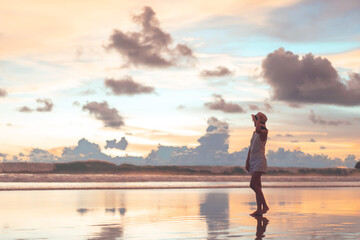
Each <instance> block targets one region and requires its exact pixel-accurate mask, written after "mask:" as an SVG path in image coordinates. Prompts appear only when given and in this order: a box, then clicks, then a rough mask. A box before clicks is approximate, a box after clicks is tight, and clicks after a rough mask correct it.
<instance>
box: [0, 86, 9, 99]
mask: <svg viewBox="0 0 360 240" xmlns="http://www.w3.org/2000/svg"><path fill="white" fill-rule="evenodd" d="M7 94H8V93H7V91H6V90H5V89H3V88H0V97H6V96H7Z"/></svg>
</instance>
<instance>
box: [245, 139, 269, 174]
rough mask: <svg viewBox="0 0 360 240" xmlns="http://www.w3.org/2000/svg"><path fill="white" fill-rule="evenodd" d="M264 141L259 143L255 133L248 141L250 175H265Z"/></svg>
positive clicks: (259, 140)
mask: <svg viewBox="0 0 360 240" xmlns="http://www.w3.org/2000/svg"><path fill="white" fill-rule="evenodd" d="M265 144H266V140H265V141H261V139H260V135H259V134H258V133H257V132H254V133H253V136H252V138H251V141H250V150H249V151H250V159H249V163H250V171H249V172H250V173H253V172H255V171H260V172H264V173H266V171H267V160H266V157H265Z"/></svg>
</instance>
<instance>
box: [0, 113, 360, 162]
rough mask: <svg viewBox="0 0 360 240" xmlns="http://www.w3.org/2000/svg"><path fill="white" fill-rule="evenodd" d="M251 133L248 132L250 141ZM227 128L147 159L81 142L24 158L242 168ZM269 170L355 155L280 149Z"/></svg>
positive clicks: (121, 144)
mask: <svg viewBox="0 0 360 240" xmlns="http://www.w3.org/2000/svg"><path fill="white" fill-rule="evenodd" d="M250 135H251V133H250V132H249V137H250ZM229 137H230V135H229V125H228V124H227V123H226V122H222V121H219V120H218V119H216V118H214V117H212V118H210V119H209V120H208V127H207V129H206V132H205V134H204V135H203V136H202V137H200V138H199V139H198V142H199V145H198V146H197V147H195V148H189V147H187V146H180V147H174V146H162V145H159V146H158V147H157V149H154V150H152V151H151V152H150V153H149V154H148V155H147V156H146V157H136V156H126V157H118V156H116V157H112V156H109V155H107V154H105V153H103V152H102V151H101V148H100V146H99V145H98V144H95V143H91V142H89V141H88V140H86V139H84V138H83V139H81V140H79V142H78V145H77V146H75V147H65V148H64V149H63V152H62V154H61V156H60V157H56V156H54V155H53V154H51V153H49V152H48V151H45V150H41V149H38V148H36V149H33V150H32V151H31V152H30V153H29V155H28V156H27V157H28V158H29V159H30V161H32V162H54V161H56V162H70V161H81V160H90V159H97V160H105V161H110V162H114V163H116V164H122V163H130V164H136V165H212V166H214V165H215V166H216V165H217V166H244V164H245V160H246V157H247V150H248V149H247V148H243V149H242V150H241V151H237V152H233V153H229ZM126 146H127V141H126V139H125V138H124V137H123V138H122V139H121V140H120V141H118V142H116V140H109V141H106V146H105V147H106V148H118V149H122V148H124V149H125V148H126ZM25 157H26V156H25V155H23V154H19V155H18V156H8V155H6V154H1V153H0V160H3V161H24V160H25ZM267 158H268V164H269V166H280V167H337V166H344V167H350V168H353V167H354V166H355V164H356V162H357V161H359V160H360V159H356V157H355V155H348V156H347V157H346V158H345V159H344V161H342V160H341V159H339V158H330V157H329V156H327V155H318V154H315V155H311V154H306V153H304V152H302V151H297V150H294V151H290V150H285V149H283V148H279V149H278V150H277V151H273V150H269V151H268V153H267Z"/></svg>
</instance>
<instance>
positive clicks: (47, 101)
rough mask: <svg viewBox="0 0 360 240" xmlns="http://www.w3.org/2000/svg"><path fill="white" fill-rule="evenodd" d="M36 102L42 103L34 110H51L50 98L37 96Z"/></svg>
mask: <svg viewBox="0 0 360 240" xmlns="http://www.w3.org/2000/svg"><path fill="white" fill-rule="evenodd" d="M36 102H37V103H40V104H44V105H43V106H42V107H37V108H36V111H38V112H51V110H52V108H53V106H54V104H53V103H52V101H51V99H47V98H44V99H40V98H38V99H36Z"/></svg>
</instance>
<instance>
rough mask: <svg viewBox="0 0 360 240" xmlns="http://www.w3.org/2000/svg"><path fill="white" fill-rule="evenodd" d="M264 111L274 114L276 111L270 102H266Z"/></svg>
mask: <svg viewBox="0 0 360 240" xmlns="http://www.w3.org/2000/svg"><path fill="white" fill-rule="evenodd" d="M264 110H265V111H266V112H272V111H273V110H274V108H273V107H272V106H271V105H270V103H269V102H268V100H265V101H264Z"/></svg>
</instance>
